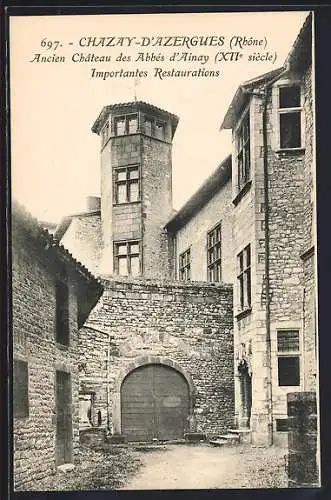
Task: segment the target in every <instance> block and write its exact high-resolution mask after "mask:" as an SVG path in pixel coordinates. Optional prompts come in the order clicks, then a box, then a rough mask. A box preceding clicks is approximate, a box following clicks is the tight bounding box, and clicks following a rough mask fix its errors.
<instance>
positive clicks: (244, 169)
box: [237, 111, 251, 189]
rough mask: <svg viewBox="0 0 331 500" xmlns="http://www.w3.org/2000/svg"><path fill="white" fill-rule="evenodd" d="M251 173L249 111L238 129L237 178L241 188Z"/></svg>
mask: <svg viewBox="0 0 331 500" xmlns="http://www.w3.org/2000/svg"><path fill="white" fill-rule="evenodd" d="M250 175H251V158H250V126H249V111H248V112H247V113H246V115H245V116H244V118H243V120H242V122H241V125H240V126H239V128H238V130H237V179H238V189H241V188H242V187H243V186H244V185H245V184H246V183H247V182H248V181H249V180H250Z"/></svg>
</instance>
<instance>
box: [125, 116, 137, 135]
mask: <svg viewBox="0 0 331 500" xmlns="http://www.w3.org/2000/svg"><path fill="white" fill-rule="evenodd" d="M127 119H128V134H135V133H136V132H137V130H138V116H137V115H129V116H128V117H127Z"/></svg>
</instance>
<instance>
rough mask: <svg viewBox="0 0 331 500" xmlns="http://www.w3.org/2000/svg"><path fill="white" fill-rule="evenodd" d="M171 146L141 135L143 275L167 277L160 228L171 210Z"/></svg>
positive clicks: (165, 257) (166, 252)
mask: <svg viewBox="0 0 331 500" xmlns="http://www.w3.org/2000/svg"><path fill="white" fill-rule="evenodd" d="M171 148H172V146H171V144H168V143H165V142H162V141H159V140H157V139H155V138H151V137H148V136H145V135H142V136H141V155H142V200H143V207H142V217H143V219H142V221H143V273H144V276H145V277H146V278H156V279H157V278H161V279H164V278H167V277H168V276H170V269H169V267H168V246H167V239H166V238H165V234H164V231H163V227H164V225H165V223H166V222H167V219H168V218H169V216H170V212H171V210H172V172H171V168H172V167H171Z"/></svg>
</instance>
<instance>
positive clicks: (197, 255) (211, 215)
mask: <svg viewBox="0 0 331 500" xmlns="http://www.w3.org/2000/svg"><path fill="white" fill-rule="evenodd" d="M232 210H233V205H232V190H231V181H229V182H227V184H226V185H225V186H223V187H222V189H220V190H219V192H218V193H216V194H215V195H214V196H213V197H212V198H211V199H210V200H209V201H208V203H207V204H206V205H205V206H204V207H202V208H201V210H199V211H198V212H197V213H196V214H195V215H194V216H193V217H192V218H191V219H190V220H189V221H188V222H187V223H186V224H185V225H184V226H183V227H182V228H181V229H179V231H178V232H177V233H176V263H175V265H176V269H177V276H178V261H179V255H180V254H181V253H183V252H185V251H186V250H187V249H188V248H189V247H190V248H191V279H192V280H193V281H207V232H208V231H210V230H211V229H212V228H213V227H214V226H216V224H218V223H219V222H221V228H222V281H223V282H225V283H232V282H233V249H232V227H233V226H232Z"/></svg>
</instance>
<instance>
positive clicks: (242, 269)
mask: <svg viewBox="0 0 331 500" xmlns="http://www.w3.org/2000/svg"><path fill="white" fill-rule="evenodd" d="M237 277H238V284H239V308H240V311H244V310H245V309H248V308H249V307H251V246H250V245H247V247H246V248H244V250H243V251H242V252H240V254H239V255H238V276H237Z"/></svg>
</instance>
